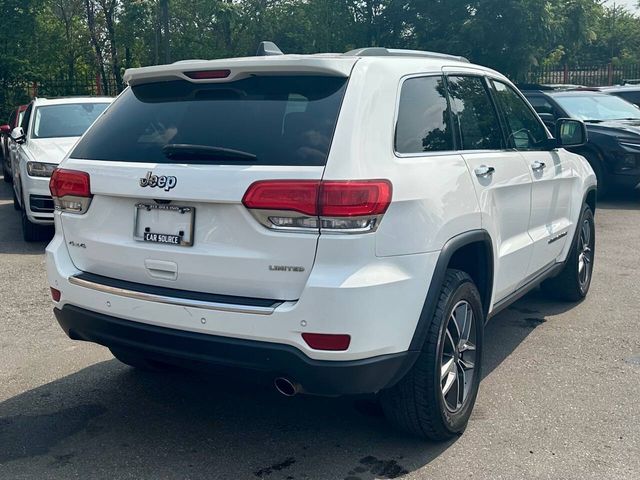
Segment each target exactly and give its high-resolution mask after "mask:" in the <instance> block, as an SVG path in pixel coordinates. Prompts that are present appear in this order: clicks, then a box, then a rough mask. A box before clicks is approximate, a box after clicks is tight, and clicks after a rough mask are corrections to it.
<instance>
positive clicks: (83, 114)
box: [31, 103, 109, 138]
mask: <svg viewBox="0 0 640 480" xmlns="http://www.w3.org/2000/svg"><path fill="white" fill-rule="evenodd" d="M108 105H109V104H108V103H70V104H64V105H44V106H41V107H37V108H36V109H35V111H34V115H35V117H34V119H33V125H32V128H33V134H32V135H31V137H32V138H56V137H79V136H80V135H82V134H83V133H84V132H85V131H86V130H87V128H89V127H90V126H91V124H92V123H93V122H95V120H96V118H98V116H99V115H100V114H101V113H102V112H104V109H105V108H107V106H108Z"/></svg>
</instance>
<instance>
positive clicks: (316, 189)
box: [47, 45, 596, 440]
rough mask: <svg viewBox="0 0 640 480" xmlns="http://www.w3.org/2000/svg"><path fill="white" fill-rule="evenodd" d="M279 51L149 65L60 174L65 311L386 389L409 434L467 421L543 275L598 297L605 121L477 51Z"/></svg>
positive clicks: (283, 371)
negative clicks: (490, 352) (478, 57)
mask: <svg viewBox="0 0 640 480" xmlns="http://www.w3.org/2000/svg"><path fill="white" fill-rule="evenodd" d="M262 50H263V51H264V50H266V49H265V48H263V49H262ZM269 52H270V53H271V56H269V57H263V56H256V57H250V58H232V59H220V60H211V61H197V60H194V61H186V62H179V63H175V64H172V65H160V66H154V67H147V68H137V69H131V70H127V72H126V74H125V80H126V81H127V83H128V84H129V86H130V87H129V88H127V89H126V90H125V91H124V92H123V93H122V94H121V95H120V96H119V97H118V98H117V100H116V101H115V102H114V104H113V105H112V106H111V107H110V108H109V109H108V111H107V113H106V114H105V115H102V116H101V117H100V118H99V119H98V120H97V121H96V122H95V123H94V124H93V126H92V127H91V128H90V129H89V130H88V131H87V133H86V134H85V135H84V136H83V137H82V139H81V140H80V141H79V142H78V144H77V145H76V146H75V147H74V149H73V150H72V152H71V153H70V154H69V156H68V157H67V158H65V160H64V161H63V163H62V165H61V166H60V168H58V169H57V170H56V171H55V172H54V173H53V176H52V178H51V182H50V187H51V193H52V195H53V197H54V202H55V205H56V210H55V213H54V217H55V222H56V235H55V237H54V239H53V240H52V241H51V243H50V244H49V245H48V247H47V272H48V278H49V285H50V287H51V295H52V298H53V300H54V303H55V314H56V317H57V319H58V322H59V323H60V325H61V327H62V328H63V329H64V330H65V332H66V333H67V335H69V337H70V338H72V339H76V340H85V341H91V342H96V343H99V344H102V345H105V346H107V347H109V348H110V349H111V351H112V352H113V354H114V355H115V356H116V357H117V358H118V359H119V360H121V361H122V362H124V363H126V364H129V365H132V366H134V367H139V368H142V369H162V367H163V366H165V365H167V364H169V365H171V364H178V365H183V366H189V367H193V368H203V367H205V366H212V367H214V369H215V368H216V367H228V368H232V369H236V370H237V371H239V372H241V374H242V372H244V374H247V375H249V376H250V375H251V374H250V373H249V372H256V371H258V372H262V373H263V374H264V375H266V376H268V377H270V379H271V380H272V381H273V383H274V385H275V387H276V389H278V391H280V392H281V393H283V394H284V395H294V394H296V393H297V392H306V393H312V394H321V395H341V394H342V395H343V394H365V393H367V394H370V393H379V394H380V400H381V404H382V407H383V409H384V412H385V413H386V415H387V417H388V418H389V419H390V420H391V421H392V422H393V423H394V424H395V425H397V426H399V427H400V428H402V429H404V430H406V431H408V432H411V433H413V434H415V435H418V436H421V437H427V438H431V439H435V440H446V439H450V438H453V437H456V436H457V435H459V434H460V433H462V431H463V430H464V428H465V426H466V424H467V421H468V419H469V416H470V415H471V411H472V409H473V405H474V402H475V399H476V394H477V392H478V386H479V383H480V379H481V378H482V375H481V373H480V372H481V362H482V350H483V331H484V325H485V322H486V321H487V319H488V318H489V317H490V316H492V315H494V314H496V313H497V312H498V311H500V310H501V309H503V308H506V307H507V306H508V305H510V304H511V303H512V302H514V301H515V300H516V299H517V298H519V297H520V296H522V295H524V294H525V293H526V292H527V291H529V290H530V289H532V288H534V287H536V286H538V285H539V284H541V283H542V284H543V285H544V288H545V291H546V292H548V293H549V295H550V296H553V297H554V298H561V299H563V300H569V301H577V300H580V299H582V298H584V297H585V295H586V294H587V292H588V290H589V285H590V281H591V273H592V267H593V259H594V257H593V255H594V246H595V244H594V241H595V229H594V217H593V212H594V211H595V208H596V202H595V195H596V178H595V175H594V173H593V170H592V169H591V167H590V166H589V164H588V163H587V162H586V160H585V159H584V158H583V157H582V156H580V155H576V154H574V153H571V152H568V151H567V150H565V148H564V147H566V146H572V145H573V146H576V145H581V144H583V143H584V141H585V139H586V130H585V127H584V124H583V123H582V122H581V121H579V120H575V119H563V120H559V121H558V122H557V131H556V137H555V138H553V137H552V136H551V135H550V134H549V132H548V130H547V129H546V128H545V126H544V125H543V123H542V122H541V121H540V119H539V117H538V116H537V115H536V114H535V112H534V110H533V109H532V108H531V106H530V105H529V104H528V103H527V101H526V100H525V99H524V97H523V96H522V95H521V94H520V93H519V92H518V91H517V89H515V88H514V86H513V84H512V83H511V82H510V81H509V80H508V79H507V78H506V77H505V76H503V75H501V74H499V73H498V72H495V71H493V70H490V69H488V68H484V67H481V66H477V65H472V64H471V63H469V62H468V61H466V60H465V59H462V58H460V57H454V56H449V55H443V54H437V53H430V52H416V51H403V50H387V49H386V48H364V49H359V50H355V51H351V52H347V53H345V54H321V55H282V54H280V55H277V53H278V51H277V47H275V46H273V45H272V46H271V47H270V48H269ZM548 373H549V375H553V372H548ZM507 388H508V387H507ZM258 403H259V401H258Z"/></svg>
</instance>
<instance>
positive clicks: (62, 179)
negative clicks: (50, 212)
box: [49, 168, 93, 214]
mask: <svg viewBox="0 0 640 480" xmlns="http://www.w3.org/2000/svg"><path fill="white" fill-rule="evenodd" d="M49 190H50V191H51V196H52V197H53V204H54V206H55V208H56V210H60V211H62V212H71V213H79V214H83V213H86V212H87V210H88V209H89V205H90V204H91V198H92V197H93V195H92V194H91V182H90V179H89V174H88V173H86V172H80V171H77V170H66V169H64V168H58V169H56V170H55V171H54V172H53V175H51V180H49Z"/></svg>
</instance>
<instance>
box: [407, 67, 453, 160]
mask: <svg viewBox="0 0 640 480" xmlns="http://www.w3.org/2000/svg"><path fill="white" fill-rule="evenodd" d="M395 142H396V143H395V147H396V151H397V152H398V153H419V152H433V151H442V150H453V137H452V136H451V128H450V127H449V110H448V108H447V98H446V93H445V88H444V82H443V79H442V77H420V78H410V79H408V80H406V81H405V82H404V83H403V84H402V91H401V92H400V106H399V108H398V123H397V125H396V141H395Z"/></svg>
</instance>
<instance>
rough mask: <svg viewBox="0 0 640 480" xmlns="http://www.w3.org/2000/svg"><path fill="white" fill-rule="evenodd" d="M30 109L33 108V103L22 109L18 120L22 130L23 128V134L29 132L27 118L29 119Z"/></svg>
mask: <svg viewBox="0 0 640 480" xmlns="http://www.w3.org/2000/svg"><path fill="white" fill-rule="evenodd" d="M32 110H33V103H31V104H29V106H28V107H27V109H26V110H25V111H24V115H23V116H22V120H20V126H21V127H22V130H24V133H25V135H26V134H27V133H28V132H29V120H30V119H31V111H32Z"/></svg>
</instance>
